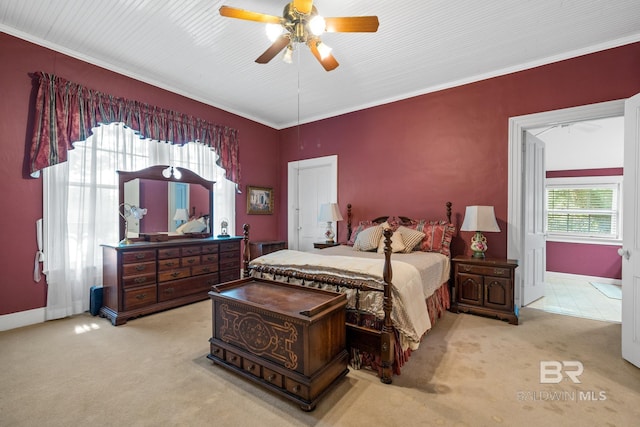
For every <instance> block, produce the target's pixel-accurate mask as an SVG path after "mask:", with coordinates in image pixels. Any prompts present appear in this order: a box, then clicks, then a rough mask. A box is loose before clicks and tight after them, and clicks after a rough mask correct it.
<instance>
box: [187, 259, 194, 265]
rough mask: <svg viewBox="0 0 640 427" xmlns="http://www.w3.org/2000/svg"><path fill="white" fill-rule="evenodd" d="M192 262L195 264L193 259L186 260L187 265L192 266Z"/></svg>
mask: <svg viewBox="0 0 640 427" xmlns="http://www.w3.org/2000/svg"><path fill="white" fill-rule="evenodd" d="M194 262H196V260H195V259H188V260H187V263H188V264H193V263H194Z"/></svg>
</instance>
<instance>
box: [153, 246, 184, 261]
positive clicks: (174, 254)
mask: <svg viewBox="0 0 640 427" xmlns="http://www.w3.org/2000/svg"><path fill="white" fill-rule="evenodd" d="M179 256H180V248H162V249H158V258H159V259H167V258H178V257H179Z"/></svg>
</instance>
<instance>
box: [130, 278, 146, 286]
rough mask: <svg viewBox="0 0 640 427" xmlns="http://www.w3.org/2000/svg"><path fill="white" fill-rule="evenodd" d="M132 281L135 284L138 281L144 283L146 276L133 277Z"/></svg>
mask: <svg viewBox="0 0 640 427" xmlns="http://www.w3.org/2000/svg"><path fill="white" fill-rule="evenodd" d="M133 281H134V282H135V283H136V284H140V283H144V282H146V281H147V278H146V277H136V278H135V279H133Z"/></svg>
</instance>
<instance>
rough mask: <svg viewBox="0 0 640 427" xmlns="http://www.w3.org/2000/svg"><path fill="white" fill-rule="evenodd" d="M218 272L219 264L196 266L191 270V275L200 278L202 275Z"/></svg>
mask: <svg viewBox="0 0 640 427" xmlns="http://www.w3.org/2000/svg"><path fill="white" fill-rule="evenodd" d="M217 271H218V264H203V265H196V266H194V267H192V268H191V275H193V276H198V275H200V274H209V273H215V272H217Z"/></svg>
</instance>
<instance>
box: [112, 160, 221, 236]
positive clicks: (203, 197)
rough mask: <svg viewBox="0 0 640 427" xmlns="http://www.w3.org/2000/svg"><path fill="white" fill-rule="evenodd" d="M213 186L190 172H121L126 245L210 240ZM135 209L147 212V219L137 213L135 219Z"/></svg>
mask: <svg viewBox="0 0 640 427" xmlns="http://www.w3.org/2000/svg"><path fill="white" fill-rule="evenodd" d="M213 184H215V182H214V181H208V180H206V179H204V178H202V177H200V176H199V175H197V174H196V173H194V172H192V171H191V170H189V169H184V168H179V167H172V166H166V165H159V166H151V167H149V168H146V169H142V170H139V171H133V172H125V171H118V194H119V207H120V208H119V209H120V213H121V215H120V233H119V235H120V236H121V237H122V238H123V242H124V241H125V240H127V239H128V240H129V241H142V240H151V241H156V240H168V239H170V238H181V237H210V236H211V234H212V232H211V227H210V223H209V221H210V218H212V217H213ZM132 207H135V208H144V209H146V212H145V213H144V216H143V217H142V218H138V215H136V213H137V210H136V209H133V213H134V214H133V215H132V214H131V209H132ZM123 213H126V215H123ZM123 216H126V218H127V221H126V223H125V219H124V218H123Z"/></svg>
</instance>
